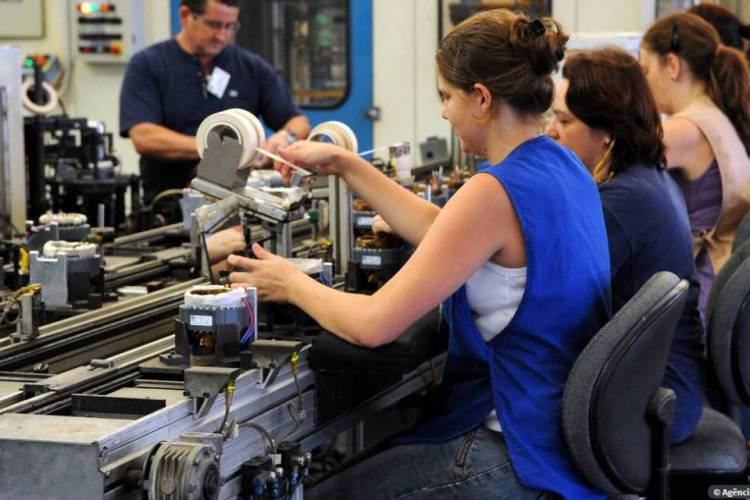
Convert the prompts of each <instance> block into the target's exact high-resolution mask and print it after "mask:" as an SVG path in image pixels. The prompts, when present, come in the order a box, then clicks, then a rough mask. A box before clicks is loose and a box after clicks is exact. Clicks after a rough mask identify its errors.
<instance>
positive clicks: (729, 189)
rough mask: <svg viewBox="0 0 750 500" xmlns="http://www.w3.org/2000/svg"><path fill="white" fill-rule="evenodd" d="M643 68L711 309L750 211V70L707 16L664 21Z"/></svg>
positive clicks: (646, 48)
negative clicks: (712, 294) (714, 288)
mask: <svg viewBox="0 0 750 500" xmlns="http://www.w3.org/2000/svg"><path fill="white" fill-rule="evenodd" d="M641 66H642V68H643V71H644V73H645V75H646V80H647V81H648V84H649V87H650V88H651V92H652V93H653V95H654V100H655V101H656V106H657V107H658V109H659V111H660V112H662V113H665V114H667V115H670V116H671V119H669V120H667V121H666V122H665V123H664V144H665V145H666V155H667V168H670V169H674V174H675V175H674V176H675V180H677V183H678V185H679V186H680V189H681V190H682V193H683V196H684V197H685V202H686V204H687V209H688V217H689V219H690V229H691V231H692V233H693V254H694V256H695V259H696V266H697V268H698V277H699V280H700V284H701V295H700V300H699V309H700V311H701V313H703V312H704V309H705V304H706V299H707V298H708V292H709V291H710V289H711V285H712V284H713V280H714V277H715V276H716V273H718V272H719V270H720V269H721V267H722V266H723V265H724V263H725V262H726V260H727V258H729V254H730V253H731V249H732V242H733V240H734V233H735V231H736V230H737V226H739V223H740V221H741V220H742V217H743V216H744V215H745V213H746V212H747V211H748V208H750V200H749V199H748V196H747V187H748V185H749V184H750V158H748V152H749V151H750V101H748V96H750V70H748V64H747V60H746V59H745V57H744V55H743V54H742V53H741V52H739V51H738V50H737V49H733V48H729V47H726V46H724V45H722V44H721V41H720V40H719V35H718V34H717V33H716V30H714V29H713V28H712V27H711V25H710V24H708V22H706V21H704V20H703V19H701V18H700V17H698V16H696V15H694V14H689V13H687V12H682V13H678V14H672V15H670V16H666V17H664V18H662V19H659V20H658V21H657V22H656V23H654V25H653V26H651V28H649V30H648V31H647V32H646V34H645V35H644V37H643V42H642V44H641Z"/></svg>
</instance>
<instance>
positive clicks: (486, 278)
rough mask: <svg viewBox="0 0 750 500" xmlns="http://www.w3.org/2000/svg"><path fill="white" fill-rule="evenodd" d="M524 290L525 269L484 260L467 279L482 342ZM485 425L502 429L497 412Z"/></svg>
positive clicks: (495, 331)
mask: <svg viewBox="0 0 750 500" xmlns="http://www.w3.org/2000/svg"><path fill="white" fill-rule="evenodd" d="M525 289H526V268H525V267H518V268H509V267H503V266H500V265H498V264H495V263H494V262H490V261H487V262H485V263H484V264H482V266H481V267H480V268H479V269H477V270H476V272H475V273H474V274H473V275H472V276H471V277H470V278H469V280H468V281H467V282H466V298H467V299H468V301H469V307H470V308H471V312H472V314H473V316H474V323H476V325H477V329H478V330H479V333H480V334H481V335H482V338H483V339H484V340H485V342H489V341H491V340H492V339H493V338H495V337H496V336H497V335H499V334H500V333H501V332H502V331H503V330H504V329H505V327H506V326H508V323H510V321H511V320H512V319H513V316H514V315H515V314H516V311H517V310H518V306H519V305H520V304H521V299H523V292H524V290H525ZM484 425H485V427H487V428H489V429H491V430H493V431H497V432H502V428H501V427H500V422H499V420H498V418H497V412H496V411H495V410H492V411H491V412H490V413H489V415H487V418H486V419H485V422H484Z"/></svg>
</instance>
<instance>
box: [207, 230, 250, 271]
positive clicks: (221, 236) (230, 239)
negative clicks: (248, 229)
mask: <svg viewBox="0 0 750 500" xmlns="http://www.w3.org/2000/svg"><path fill="white" fill-rule="evenodd" d="M246 247H247V243H245V236H244V235H243V234H242V227H241V226H234V227H230V228H229V229H223V230H221V231H218V232H216V233H214V234H212V235H211V236H209V237H208V238H206V252H207V253H208V261H209V262H210V263H212V264H215V263H217V262H220V261H222V260H224V259H226V258H227V256H228V255H230V254H232V253H235V252H243V251H244V250H245V248H246Z"/></svg>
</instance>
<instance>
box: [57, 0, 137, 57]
mask: <svg viewBox="0 0 750 500" xmlns="http://www.w3.org/2000/svg"><path fill="white" fill-rule="evenodd" d="M144 4H145V0H106V1H105V0H99V1H97V0H93V1H80V0H71V2H70V8H71V9H72V14H71V16H70V19H71V23H72V26H71V30H72V40H73V52H74V54H75V57H77V58H78V59H80V60H84V61H87V62H100V63H126V62H128V61H129V60H130V57H131V56H132V55H133V54H135V53H136V52H137V51H139V50H140V49H141V48H143V44H144V41H143V31H144V29H143V26H144V23H145V17H144V16H145V13H144Z"/></svg>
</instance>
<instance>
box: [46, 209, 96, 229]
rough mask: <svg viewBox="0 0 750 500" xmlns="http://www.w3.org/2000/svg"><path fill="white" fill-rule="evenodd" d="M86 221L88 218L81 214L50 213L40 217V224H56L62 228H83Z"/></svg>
mask: <svg viewBox="0 0 750 500" xmlns="http://www.w3.org/2000/svg"><path fill="white" fill-rule="evenodd" d="M86 221H87V219H86V216H85V215H84V214H79V213H65V212H59V213H54V214H53V213H51V212H48V213H46V214H42V215H40V216H39V224H44V225H48V224H52V223H53V222H56V223H57V224H59V225H60V226H82V225H83V224H86Z"/></svg>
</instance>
